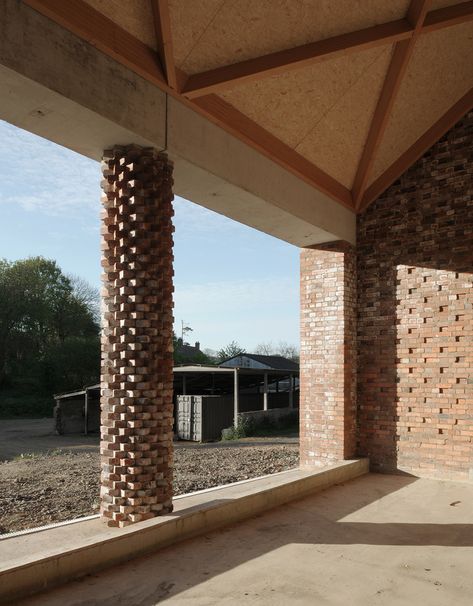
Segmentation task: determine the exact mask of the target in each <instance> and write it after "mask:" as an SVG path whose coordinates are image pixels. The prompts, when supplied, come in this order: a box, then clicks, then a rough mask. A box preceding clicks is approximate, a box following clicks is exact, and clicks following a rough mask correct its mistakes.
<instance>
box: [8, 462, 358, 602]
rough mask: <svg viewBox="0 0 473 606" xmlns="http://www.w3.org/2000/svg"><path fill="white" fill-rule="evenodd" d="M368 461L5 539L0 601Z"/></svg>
mask: <svg viewBox="0 0 473 606" xmlns="http://www.w3.org/2000/svg"><path fill="white" fill-rule="evenodd" d="M368 467H369V464H368V460H367V459H359V460H353V461H343V462H341V463H337V464H335V465H332V466H329V467H323V468H320V469H319V470H317V471H315V472H314V471H307V470H300V469H297V470H291V471H285V472H281V473H278V474H274V475H271V476H265V477H263V478H255V479H253V480H247V481H244V482H238V483H236V484H230V485H228V486H224V487H221V488H214V489H210V490H208V491H200V492H199V493H195V494H190V495H186V496H183V497H182V498H176V500H175V501H174V505H175V510H174V512H173V513H172V514H171V515H167V516H162V517H158V518H154V519H153V520H148V521H146V522H141V523H138V524H135V525H133V526H129V527H126V528H123V529H117V528H108V527H106V526H105V525H104V524H103V523H102V522H101V521H100V520H98V519H93V520H87V521H84V522H78V523H75V524H71V525H68V526H61V527H59V528H53V529H49V530H44V531H42V532H37V533H31V534H27V535H22V536H17V537H12V538H8V539H5V540H3V541H1V542H0V558H1V559H0V603H3V604H5V603H6V604H11V603H12V602H13V600H17V599H19V598H21V597H25V596H27V595H30V594H32V593H35V592H38V591H41V590H43V589H47V588H51V587H53V586H55V585H58V584H60V583H64V582H66V581H69V580H72V579H74V578H77V577H80V576H83V575H85V574H88V573H91V572H96V571H97V570H100V569H103V568H106V567H108V566H112V565H114V564H118V563H120V562H125V561H127V560H130V559H132V558H135V557H137V556H141V555H145V554H147V553H151V552H153V551H156V550H157V549H160V548H162V547H165V546H167V545H170V544H172V543H175V542H177V541H181V540H183V539H188V538H191V537H195V536H197V535H199V534H203V533H206V532H209V531H211V530H215V529H217V528H220V527H222V526H225V525H228V524H231V523H235V522H238V521H240V520H243V519H245V518H248V517H250V516H254V515H256V514H259V513H263V512H265V511H267V510H268V509H271V508H273V507H277V506H278V505H283V504H284V503H288V502H289V501H292V500H295V499H299V498H302V497H305V496H307V495H309V494H312V493H314V492H316V491H319V490H323V489H324V488H328V487H329V486H331V485H333V484H336V483H339V482H345V481H347V480H351V479H353V478H356V477H358V476H360V475H363V474H365V473H367V472H368Z"/></svg>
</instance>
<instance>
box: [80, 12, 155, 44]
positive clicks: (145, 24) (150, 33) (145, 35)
mask: <svg viewBox="0 0 473 606" xmlns="http://www.w3.org/2000/svg"><path fill="white" fill-rule="evenodd" d="M85 1H86V2H87V4H90V6H93V7H94V8H95V9H97V10H98V11H100V12H101V13H103V14H104V15H105V16H106V17H108V18H109V19H111V20H112V21H114V22H115V23H117V24H118V25H120V26H121V27H123V29H126V30H127V31H128V32H130V34H133V36H136V37H137V38H138V39H139V40H141V42H144V44H147V45H148V46H151V47H152V48H154V49H156V48H157V46H156V34H155V30H154V21H153V11H152V8H151V0H126V1H124V0H85Z"/></svg>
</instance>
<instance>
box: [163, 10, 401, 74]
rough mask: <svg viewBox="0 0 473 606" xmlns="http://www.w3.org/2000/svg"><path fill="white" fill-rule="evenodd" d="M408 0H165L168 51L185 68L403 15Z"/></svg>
mask: <svg viewBox="0 0 473 606" xmlns="http://www.w3.org/2000/svg"><path fill="white" fill-rule="evenodd" d="M408 5H409V1H408V0H389V2H386V0H363V1H358V2H356V7H354V2H353V0H300V1H295V0H257V1H255V0H239V1H238V2H230V1H228V0H227V1H225V0H223V1H222V0H220V1H219V0H202V1H200V2H191V1H190V0H170V3H169V10H170V17H171V26H172V30H173V44H174V55H175V59H176V63H177V65H178V67H180V68H181V69H183V70H184V71H185V72H187V73H189V74H195V73H198V72H201V71H205V70H209V69H213V68H215V67H219V66H222V65H229V64H232V63H236V62H238V61H242V60H244V59H250V58H253V57H259V56H261V55H265V54H268V53H271V52H274V51H277V50H282V49H285V48H291V47H294V46H299V45H301V44H306V43H308V42H313V41H316V40H321V39H323V38H329V37H331V36H335V35H338V34H343V33H346V32H351V31H356V30H358V29H363V28H365V27H369V26H372V25H377V24H379V23H384V22H386V21H392V20H396V19H401V18H402V17H404V16H405V14H406V11H407V7H408Z"/></svg>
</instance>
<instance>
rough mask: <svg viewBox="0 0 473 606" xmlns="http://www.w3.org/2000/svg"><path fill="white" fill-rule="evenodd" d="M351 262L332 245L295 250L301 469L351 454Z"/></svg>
mask: <svg viewBox="0 0 473 606" xmlns="http://www.w3.org/2000/svg"><path fill="white" fill-rule="evenodd" d="M355 358H356V261H355V251H354V248H353V247H352V246H350V245H349V244H346V243H343V242H333V243H330V244H326V245H323V246H320V247H317V248H311V249H303V250H302V251H301V361H300V373H301V374H300V377H301V392H300V424H301V447H300V448H301V465H303V466H306V465H320V464H325V463H330V462H332V461H336V460H339V459H344V458H349V457H350V456H353V454H354V453H355V446H356V440H355V416H356V403H355V398H356V364H355Z"/></svg>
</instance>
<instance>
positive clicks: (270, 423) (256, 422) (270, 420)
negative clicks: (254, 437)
mask: <svg viewBox="0 0 473 606" xmlns="http://www.w3.org/2000/svg"><path fill="white" fill-rule="evenodd" d="M298 420H299V410H297V409H294V408H273V409H270V410H253V411H250V412H241V413H239V415H238V424H239V425H240V426H241V427H242V428H243V429H244V430H245V431H246V432H249V433H251V432H252V431H254V430H257V429H260V428H264V427H276V428H277V427H282V426H285V425H290V424H292V423H294V424H296V423H297V422H298Z"/></svg>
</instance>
